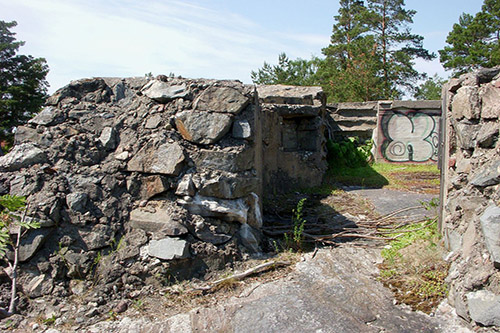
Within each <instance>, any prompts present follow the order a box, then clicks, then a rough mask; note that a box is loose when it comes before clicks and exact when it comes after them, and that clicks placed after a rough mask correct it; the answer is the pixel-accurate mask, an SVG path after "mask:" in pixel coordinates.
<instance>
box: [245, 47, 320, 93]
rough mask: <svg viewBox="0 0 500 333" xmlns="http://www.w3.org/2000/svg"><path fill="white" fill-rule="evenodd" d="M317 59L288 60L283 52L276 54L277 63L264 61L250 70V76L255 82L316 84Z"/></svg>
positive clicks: (298, 84) (299, 84) (297, 84)
mask: <svg viewBox="0 0 500 333" xmlns="http://www.w3.org/2000/svg"><path fill="white" fill-rule="evenodd" d="M318 61H319V60H318V59H316V58H312V59H311V60H304V59H300V58H298V59H296V60H290V59H289V58H288V57H287V55H286V54H285V53H284V52H283V53H281V54H280V55H279V56H278V65H270V64H269V63H267V62H264V66H263V67H262V68H260V69H258V70H257V72H255V71H252V72H251V73H250V76H251V78H252V81H253V82H254V83H256V84H289V85H296V86H311V85H315V84H316V78H315V75H316V71H317V64H318Z"/></svg>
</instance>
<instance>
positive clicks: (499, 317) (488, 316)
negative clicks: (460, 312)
mask: <svg viewBox="0 0 500 333" xmlns="http://www.w3.org/2000/svg"><path fill="white" fill-rule="evenodd" d="M467 304H468V306H469V313H470V317H471V318H472V320H474V321H475V322H476V323H478V324H481V325H484V326H500V296H499V295H495V294H493V293H492V292H490V291H487V290H479V291H475V292H471V293H468V294H467Z"/></svg>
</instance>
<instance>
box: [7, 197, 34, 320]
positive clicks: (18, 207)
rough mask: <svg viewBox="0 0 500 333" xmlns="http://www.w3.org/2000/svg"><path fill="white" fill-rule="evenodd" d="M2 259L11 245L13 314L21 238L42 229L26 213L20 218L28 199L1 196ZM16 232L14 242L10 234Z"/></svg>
mask: <svg viewBox="0 0 500 333" xmlns="http://www.w3.org/2000/svg"><path fill="white" fill-rule="evenodd" d="M0 209H1V211H0V259H1V258H3V257H5V253H6V251H7V247H8V246H9V245H10V246H11V247H12V250H13V251H14V260H13V261H12V262H10V261H9V260H7V264H8V265H9V269H10V274H9V277H10V279H11V281H12V287H11V298H10V304H9V309H8V313H9V314H13V313H14V312H15V309H16V300H17V296H16V283H17V267H18V264H19V260H18V253H19V247H20V242H21V238H22V237H23V235H24V234H25V231H26V230H29V229H37V228H40V223H39V222H37V221H35V220H34V219H29V220H26V212H24V215H23V216H22V217H19V216H20V214H21V212H22V211H23V210H26V198H24V197H19V196H15V195H3V196H0ZM12 230H15V233H16V234H17V235H16V237H15V238H16V240H15V241H12V239H11V236H10V232H11V231H12Z"/></svg>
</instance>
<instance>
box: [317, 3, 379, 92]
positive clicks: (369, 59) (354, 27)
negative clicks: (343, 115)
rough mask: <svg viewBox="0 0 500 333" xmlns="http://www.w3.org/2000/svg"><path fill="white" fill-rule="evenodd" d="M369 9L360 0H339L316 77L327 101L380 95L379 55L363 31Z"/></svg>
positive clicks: (366, 29) (371, 38)
mask: <svg viewBox="0 0 500 333" xmlns="http://www.w3.org/2000/svg"><path fill="white" fill-rule="evenodd" d="M369 15H370V14H369V12H368V10H367V8H366V7H365V6H364V4H363V1H360V0H341V1H340V9H339V15H336V16H334V19H335V21H336V23H335V24H334V25H333V29H332V36H331V38H330V45H329V46H328V47H326V48H324V49H323V50H322V52H323V54H324V55H325V60H324V61H323V62H322V63H321V64H320V65H319V70H318V74H317V76H318V80H319V81H320V82H321V85H322V86H323V89H324V90H325V92H326V93H327V95H328V99H329V101H367V100H373V99H377V98H378V97H379V96H380V91H379V89H378V88H379V87H380V84H379V82H378V81H379V78H378V77H377V72H378V70H379V67H380V64H379V58H378V55H377V54H376V43H375V40H374V38H373V36H370V35H368V34H367V32H368V26H367V24H366V22H367V21H368V18H369Z"/></svg>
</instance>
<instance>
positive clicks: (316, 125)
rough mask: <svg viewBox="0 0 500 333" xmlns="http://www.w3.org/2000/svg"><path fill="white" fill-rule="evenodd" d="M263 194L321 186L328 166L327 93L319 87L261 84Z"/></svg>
mask: <svg viewBox="0 0 500 333" xmlns="http://www.w3.org/2000/svg"><path fill="white" fill-rule="evenodd" d="M257 92H258V98H259V101H260V106H261V108H262V116H263V121H262V124H263V128H262V145H263V147H262V152H263V168H264V178H263V183H264V196H266V197H270V196H272V195H273V194H275V193H279V192H284V191H287V190H291V189H293V188H305V187H312V186H318V185H320V184H321V182H322V180H323V179H322V178H323V174H324V172H325V171H326V169H327V163H326V149H325V142H326V140H325V136H324V128H325V124H324V119H325V95H324V94H323V91H322V90H321V88H319V87H293V86H282V85H275V86H258V87H257Z"/></svg>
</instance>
